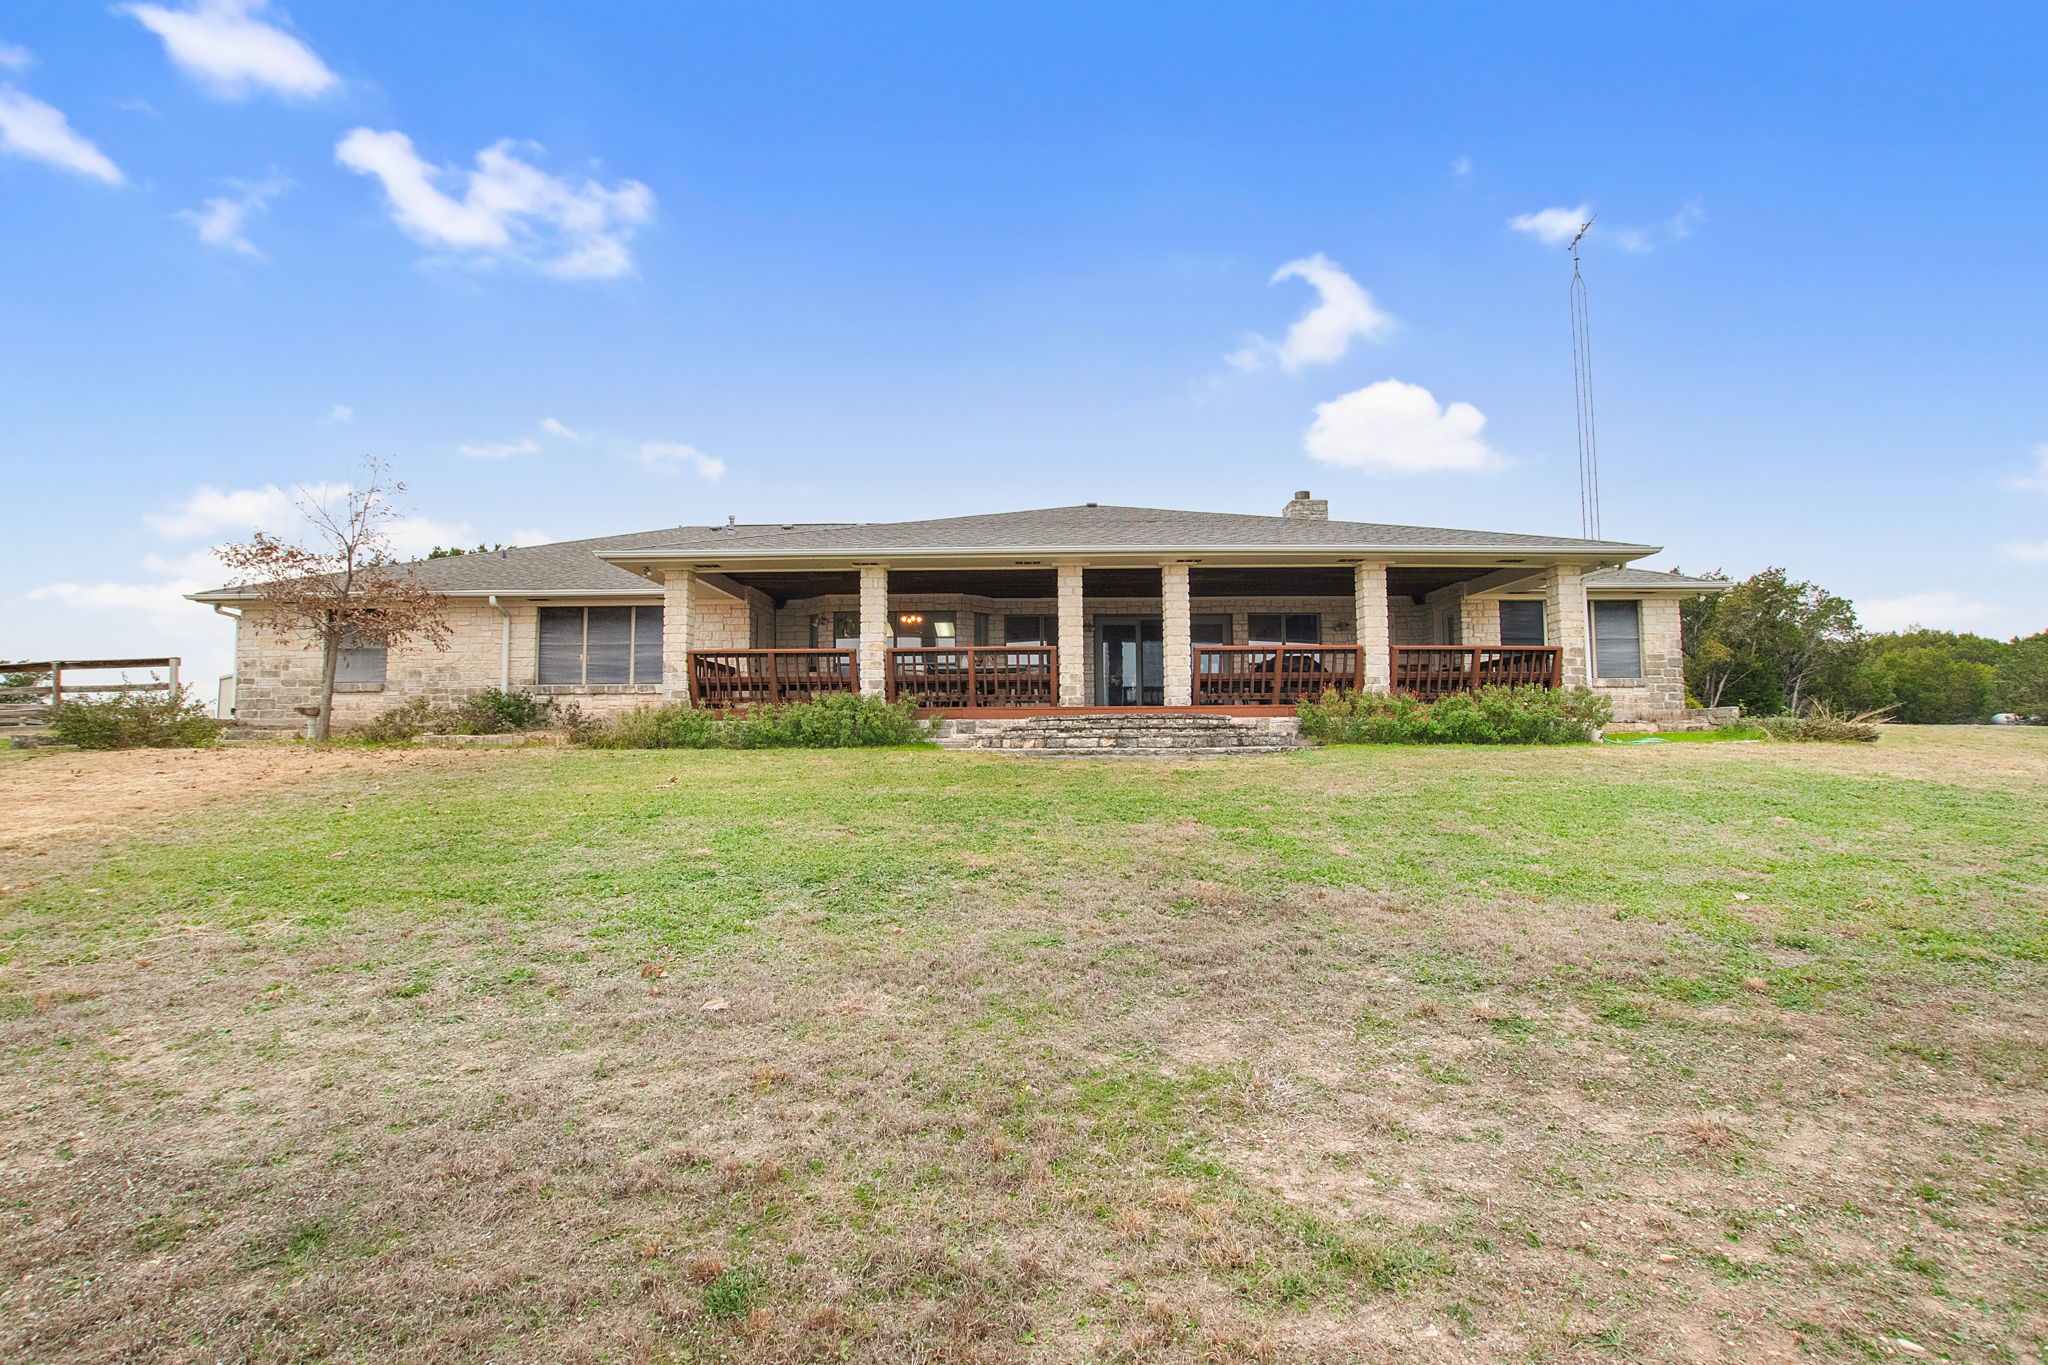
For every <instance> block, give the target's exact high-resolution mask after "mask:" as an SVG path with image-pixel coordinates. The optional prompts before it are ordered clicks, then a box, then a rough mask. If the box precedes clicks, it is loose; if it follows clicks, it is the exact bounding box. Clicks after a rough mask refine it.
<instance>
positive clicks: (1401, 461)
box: [1302, 379, 1507, 474]
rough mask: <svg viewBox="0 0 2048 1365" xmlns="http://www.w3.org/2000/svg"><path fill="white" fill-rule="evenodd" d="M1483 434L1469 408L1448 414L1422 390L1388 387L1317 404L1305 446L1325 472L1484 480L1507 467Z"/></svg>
mask: <svg viewBox="0 0 2048 1365" xmlns="http://www.w3.org/2000/svg"><path fill="white" fill-rule="evenodd" d="M1485 428H1486V417H1485V415H1484V414H1483V413H1481V412H1480V411H1479V409H1478V408H1475V407H1473V406H1472V405H1471V404H1470V403H1452V404H1450V405H1449V406H1448V407H1446V406H1443V405H1441V404H1439V403H1438V402H1437V401H1436V396H1435V395H1434V394H1432V393H1430V391H1429V390H1428V389H1425V388H1423V387H1422V386H1421V385H1419V384H1407V383H1403V382H1402V381H1401V380H1398V379H1382V380H1381V381H1379V382H1378V383H1377V384H1368V385H1367V386H1366V387H1364V388H1362V389H1357V390H1354V391H1352V392H1351V393H1347V394H1344V395H1343V396H1342V397H1339V398H1334V399H1332V400H1331V401H1329V402H1327V403H1319V404H1317V405H1316V420H1315V422H1314V424H1312V425H1311V426H1310V427H1309V429H1308V432H1307V433H1306V435H1304V436H1303V438H1302V446H1303V448H1304V449H1306V450H1307V451H1308V453H1309V455H1310V456H1311V457H1312V458H1314V459H1317V460H1321V461H1322V462H1323V463H1324V464H1331V465H1339V466H1342V467H1344V468H1347V469H1363V470H1365V471H1366V472H1368V473H1372V474H1445V473H1451V474H1484V473H1490V472H1492V471H1493V470H1497V469H1502V468H1505V467H1506V465H1507V459H1506V457H1504V456H1502V455H1501V454H1500V452H1498V451H1496V450H1494V449H1493V447H1491V446H1489V445H1487V443H1486V442H1485V440H1484V439H1482V437H1481V432H1483V431H1484V430H1485Z"/></svg>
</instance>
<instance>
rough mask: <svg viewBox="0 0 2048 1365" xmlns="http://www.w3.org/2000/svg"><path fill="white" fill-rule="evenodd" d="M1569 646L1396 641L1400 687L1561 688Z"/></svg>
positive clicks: (1428, 691)
mask: <svg viewBox="0 0 2048 1365" xmlns="http://www.w3.org/2000/svg"><path fill="white" fill-rule="evenodd" d="M1563 658H1564V651H1563V650H1562V649H1560V648H1558V647H1557V646H1556V645H1395V646H1394V679H1393V681H1394V690H1395V691H1396V692H1406V693H1409V694H1410V695H1412V696H1417V697H1441V696H1445V695H1447V694H1448V693H1452V692H1475V691H1477V690H1478V689H1480V688H1482V687H1490V686H1494V685H1496V684H1498V685H1500V686H1504V687H1556V686H1557V685H1558V683H1559V681H1560V678H1561V675H1562V673H1563Z"/></svg>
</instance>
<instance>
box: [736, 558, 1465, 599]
mask: <svg viewBox="0 0 2048 1365" xmlns="http://www.w3.org/2000/svg"><path fill="white" fill-rule="evenodd" d="M1497 568H1498V566H1497V565H1493V564H1478V565H1456V564H1444V565H1396V566H1393V567H1391V568H1389V569H1388V570H1387V592H1388V594H1389V595H1390V596H1394V597H1420V596H1422V595H1423V594H1425V593H1431V592H1435V591H1436V590H1437V589H1438V588H1443V587H1448V586H1450V585H1451V584H1453V583H1463V582H1467V581H1469V580H1471V579H1475V578H1481V577H1484V576H1486V575H1487V574H1490V573H1493V572H1494V571H1495V570H1496V569H1497ZM725 577H727V578H730V579H731V580H732V581H733V582H735V583H739V584H741V585H743V586H745V587H749V588H758V589H760V590H761V591H762V592H764V593H766V594H767V595H768V596H769V598H770V599H771V600H773V601H774V603H775V605H776V606H778V607H780V606H784V605H787V604H788V603H790V602H792V601H797V600H801V599H805V598H812V597H833V596H852V595H854V594H856V593H858V592H859V591H860V574H859V572H858V571H856V570H852V569H838V570H824V569H818V570H791V571H763V572H754V573H746V572H742V573H733V574H727V575H725ZM1081 582H1082V590H1083V592H1084V593H1085V594H1086V595H1087V596H1089V597H1157V596H1158V595H1159V570H1158V569H1156V568H1101V569H1094V568H1091V569H1086V570H1084V571H1083V574H1082V579H1081ZM1351 587H1352V571H1351V569H1350V567H1349V566H1348V565H1341V564H1300V565H1290V566H1284V567H1283V566H1275V565H1246V566H1230V565H1223V566H1217V567H1214V568H1210V567H1205V566H1202V565H1195V566H1193V567H1192V568H1191V569H1190V570H1189V573H1188V592H1189V595H1190V596H1193V597H1210V598H1213V597H1349V596H1350V595H1351ZM889 591H890V592H892V593H903V594H906V595H908V594H914V593H956V592H957V593H966V594H968V595H969V596H973V597H994V598H1018V599H1038V598H1047V597H1051V596H1053V595H1054V593H1055V591H1056V588H1055V574H1054V572H1053V570H1051V569H982V568H972V569H966V568H963V569H892V570H891V571H890V573H889Z"/></svg>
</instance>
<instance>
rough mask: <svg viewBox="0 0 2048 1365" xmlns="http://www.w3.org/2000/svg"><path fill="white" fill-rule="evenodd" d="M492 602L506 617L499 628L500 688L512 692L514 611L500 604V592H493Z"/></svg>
mask: <svg viewBox="0 0 2048 1365" xmlns="http://www.w3.org/2000/svg"><path fill="white" fill-rule="evenodd" d="M490 602H491V605H492V606H493V607H495V608H497V612H498V615H500V616H502V617H504V618H505V619H504V621H503V622H502V623H501V624H500V626H499V629H498V690H499V691H500V692H510V691H511V690H512V613H511V612H509V611H506V610H505V608H504V607H502V606H500V605H499V604H498V594H496V593H492V594H491V597H490Z"/></svg>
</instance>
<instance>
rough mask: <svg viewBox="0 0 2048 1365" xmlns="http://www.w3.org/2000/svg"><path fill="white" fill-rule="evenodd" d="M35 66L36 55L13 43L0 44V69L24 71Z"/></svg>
mask: <svg viewBox="0 0 2048 1365" xmlns="http://www.w3.org/2000/svg"><path fill="white" fill-rule="evenodd" d="M35 64H36V54H35V53H33V52H30V51H29V50H28V49H27V48H25V47H19V46H16V45H15V44H13V43H0V67H5V68H6V69H7V70H9V71H26V70H28V69H29V68H30V67H31V66H34V65H35Z"/></svg>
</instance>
